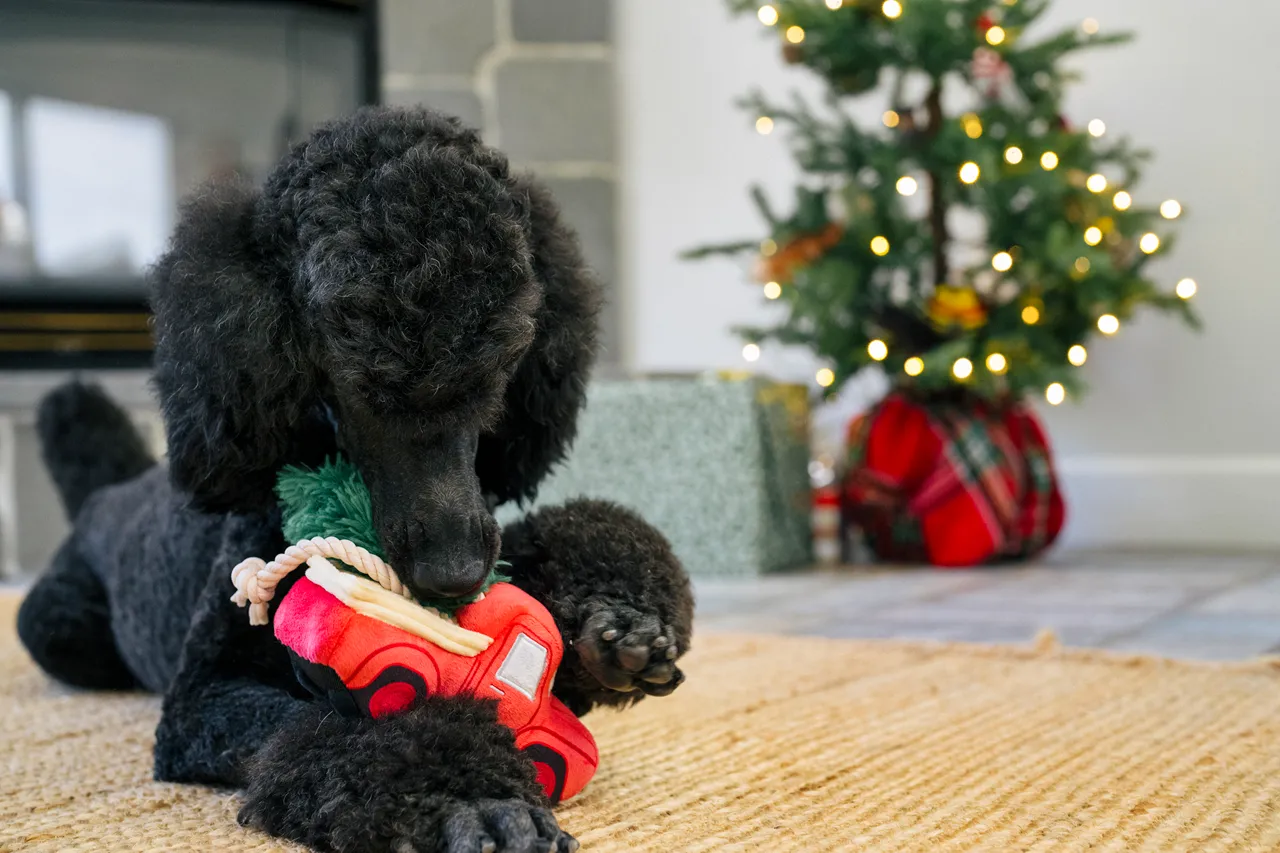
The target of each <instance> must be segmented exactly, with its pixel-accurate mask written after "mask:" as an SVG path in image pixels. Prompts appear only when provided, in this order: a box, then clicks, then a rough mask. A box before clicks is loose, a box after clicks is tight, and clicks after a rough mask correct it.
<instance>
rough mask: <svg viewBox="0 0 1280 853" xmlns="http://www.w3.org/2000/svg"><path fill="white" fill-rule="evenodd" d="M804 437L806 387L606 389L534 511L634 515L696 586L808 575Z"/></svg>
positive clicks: (686, 382) (747, 382) (613, 384)
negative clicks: (579, 503)
mask: <svg viewBox="0 0 1280 853" xmlns="http://www.w3.org/2000/svg"><path fill="white" fill-rule="evenodd" d="M808 436H809V408H808V393H807V390H806V389H805V388H804V387H803V386H799V385H782V384H778V383H774V382H769V381H766V380H762V379H758V378H752V377H746V376H728V375H723V374H722V375H718V376H715V377H667V378H645V379H632V380H602V381H598V382H595V383H593V384H592V386H591V388H590V390H589V392H588V397H587V407H586V410H585V412H584V413H583V415H582V417H581V418H580V421H579V432H578V439H577V442H576V443H575V444H574V447H573V451H572V453H571V454H570V456H569V460H568V461H567V462H566V464H565V465H564V466H563V467H561V468H560V469H558V470H557V472H556V473H555V474H553V475H552V477H551V478H550V480H549V481H548V482H547V483H545V484H544V485H543V487H542V489H541V490H540V492H539V496H538V504H549V503H559V502H562V501H565V500H567V499H569V498H573V497H577V496H587V497H595V498H607V499H609V500H612V501H616V502H618V503H620V504H623V505H624V506H627V507H630V508H632V509H634V510H636V511H638V512H639V513H641V514H642V515H643V516H644V517H645V518H646V519H648V520H649V521H650V522H651V523H653V524H654V525H655V526H656V527H657V528H658V529H659V530H661V531H662V532H663V533H664V534H666V536H667V538H668V539H670V540H671V544H672V546H673V547H674V548H675V551H676V554H677V555H678V556H679V557H680V559H681V560H682V561H683V562H684V564H685V566H686V568H687V569H688V571H689V573H690V574H692V575H695V576H706V575H754V574H761V573H764V572H770V571H776V570H778V569H783V568H787V567H790V566H796V565H803V564H806V563H809V562H810V561H811V544H810V518H811V507H812V503H811V497H810V487H809V470H808V465H809V451H808Z"/></svg>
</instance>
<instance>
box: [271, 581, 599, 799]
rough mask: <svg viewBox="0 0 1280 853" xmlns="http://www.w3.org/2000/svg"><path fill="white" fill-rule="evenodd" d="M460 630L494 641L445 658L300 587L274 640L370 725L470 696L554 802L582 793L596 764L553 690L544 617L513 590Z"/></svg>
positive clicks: (556, 662) (555, 648) (557, 649)
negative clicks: (486, 706) (505, 732)
mask: <svg viewBox="0 0 1280 853" xmlns="http://www.w3.org/2000/svg"><path fill="white" fill-rule="evenodd" d="M456 617H457V621H458V624H459V625H460V626H462V627H463V628H467V629H469V630H472V631H478V632H480V633H482V634H486V635H488V636H490V637H492V638H493V644H492V645H490V646H489V648H488V649H487V650H485V651H483V652H481V653H480V654H478V655H476V656H475V657H464V656H462V655H458V654H453V653H452V652H448V651H445V650H444V649H442V648H440V647H439V646H436V645H435V644H433V643H430V642H428V641H426V640H423V639H421V638H419V637H417V636H414V635H413V634H410V633H408V632H406V631H403V630H401V629H400V628H396V627H394V626H392V625H389V624H387V623H385V622H381V621H379V620H377V619H373V618H370V617H369V616H365V615H363V614H360V613H356V612H355V611H353V610H352V609H351V608H349V607H347V606H346V605H345V604H343V603H342V602H341V601H339V600H338V599H337V598H335V597H334V596H333V595H331V594H329V593H328V592H326V591H325V590H324V589H322V588H321V587H320V586H318V585H317V584H315V583H313V582H312V581H311V580H309V579H308V578H305V577H304V578H300V579H299V580H298V581H297V582H296V583H295V584H294V585H293V587H292V588H291V589H290V590H289V592H288V594H287V595H285V597H284V599H283V600H282V601H281V602H280V605H279V607H278V608H277V609H276V613H275V617H274V625H275V635H276V638H277V639H279V640H280V642H281V643H283V644H284V645H285V646H286V647H287V648H289V649H290V650H291V651H292V652H293V653H294V654H295V655H297V656H298V657H299V658H301V659H302V660H303V661H305V662H307V663H310V664H314V665H317V666H320V667H324V668H326V669H327V670H331V671H332V673H333V676H334V677H335V678H336V679H338V680H339V681H340V683H341V685H343V686H344V687H345V693H346V694H347V695H348V696H349V697H350V700H351V703H352V704H353V706H354V707H355V708H356V709H358V710H359V711H360V712H361V713H364V714H367V715H368V716H371V717H375V718H376V717H382V716H385V715H387V714H395V713H400V712H402V711H404V710H406V709H407V708H409V707H410V706H411V705H412V704H413V703H414V702H416V701H418V700H419V699H420V698H423V697H426V696H430V695H442V696H478V697H482V698H487V699H492V700H494V701H495V702H496V703H497V708H498V719H499V721H501V722H502V723H503V724H504V725H506V726H507V727H509V728H510V729H511V730H512V731H514V732H515V735H516V746H517V747H518V748H519V749H521V750H524V751H525V752H526V753H527V754H528V755H529V757H530V759H531V760H532V761H533V763H534V767H535V768H536V770H537V772H538V778H539V779H540V780H541V781H542V782H543V786H544V790H545V792H546V794H547V797H548V798H549V799H550V800H551V801H552V802H559V801H560V800H562V799H567V798H568V797H571V796H573V795H574V794H576V793H578V792H579V791H581V790H582V788H583V787H584V786H585V785H586V784H587V782H588V781H590V779H591V777H592V775H594V773H595V771H596V767H597V766H598V764H599V760H600V759H599V753H598V752H597V750H596V743H595V740H594V739H593V738H592V736H591V732H590V731H589V730H588V729H587V727H586V726H584V725H583V724H582V722H581V721H579V720H578V718H577V717H575V716H574V715H573V713H572V712H571V711H570V710H569V709H568V708H567V707H565V705H564V704H563V703H562V702H561V701H560V700H559V699H557V698H555V697H554V696H552V695H551V684H552V680H553V679H554V678H555V673H556V670H557V669H558V668H559V666H560V660H561V657H562V655H563V652H564V647H563V643H562V640H561V638H560V630H559V628H557V627H556V623H555V621H554V620H553V619H552V618H551V614H550V613H548V612H547V609H546V608H545V607H543V606H542V605H541V604H540V603H539V602H538V601H536V600H535V599H534V598H533V597H532V596H530V595H529V594H527V593H525V592H524V591H523V590H521V589H519V588H518V587H515V586H512V585H511V584H506V583H500V584H494V585H493V586H492V587H491V588H490V589H489V590H488V592H486V593H485V597H484V598H483V599H482V600H481V601H478V602H476V603H474V604H468V605H466V606H465V607H462V608H460V609H459V610H458V612H457V614H456Z"/></svg>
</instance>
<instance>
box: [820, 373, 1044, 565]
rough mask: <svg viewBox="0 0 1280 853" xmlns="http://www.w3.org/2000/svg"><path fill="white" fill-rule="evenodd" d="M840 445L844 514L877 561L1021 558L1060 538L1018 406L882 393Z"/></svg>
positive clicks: (1026, 411) (1035, 441) (1032, 432)
mask: <svg viewBox="0 0 1280 853" xmlns="http://www.w3.org/2000/svg"><path fill="white" fill-rule="evenodd" d="M848 446H849V459H848V465H847V472H846V474H845V476H844V480H843V484H844V488H843V502H844V515H845V518H846V520H847V521H848V522H851V523H853V524H856V525H858V527H860V528H861V529H862V531H863V533H864V534H865V536H866V540H867V543H868V545H869V546H870V547H871V549H872V551H873V552H874V553H875V554H876V556H877V557H878V558H879V559H881V560H887V561H892V562H928V563H932V564H934V565H937V566H973V565H978V564H981V563H987V562H991V561H994V560H1000V559H1008V558H1025V557H1029V556H1032V555H1034V554H1036V553H1039V552H1040V551H1042V550H1043V549H1044V548H1046V547H1048V546H1049V545H1050V544H1051V543H1052V542H1053V541H1054V539H1056V538H1057V536H1058V534H1059V533H1060V532H1061V530H1062V525H1063V522H1064V520H1065V510H1064V506H1063V501H1062V495H1061V492H1060V491H1059V488H1058V482H1057V476H1056V474H1055V473H1054V469H1053V459H1052V455H1051V453H1050V450H1049V445H1048V440H1047V438H1046V437H1045V433H1044V429H1043V428H1042V427H1041V425H1040V423H1039V420H1038V419H1037V418H1036V416H1035V414H1034V413H1033V412H1032V411H1031V409H1030V408H1029V407H1028V406H1026V405H1025V404H1022V403H1014V404H1007V405H1002V406H994V405H992V404H989V403H986V402H983V401H980V400H976V399H974V400H966V401H964V402H963V403H957V402H946V403H931V404H925V403H921V402H917V401H913V400H910V399H908V398H907V397H906V396H904V395H902V394H891V395H889V396H888V397H887V398H885V400H884V401H883V402H881V403H880V404H879V405H878V406H876V407H875V409H873V410H872V411H871V412H869V413H868V414H866V415H864V416H863V417H860V418H858V419H856V420H855V421H854V422H853V423H852V424H851V425H850V429H849V442H848Z"/></svg>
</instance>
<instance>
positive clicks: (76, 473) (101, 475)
mask: <svg viewBox="0 0 1280 853" xmlns="http://www.w3.org/2000/svg"><path fill="white" fill-rule="evenodd" d="M37 426H38V428H39V431H40V447H41V452H42V454H43V456H44V464H45V465H46V466H47V467H48V469H49V474H50V476H52V477H53V482H54V484H55V485H57V487H58V493H59V495H60V496H61V497H62V505H63V506H64V507H66V510H67V517H68V518H72V519H74V518H75V517H76V514H77V513H78V512H80V507H81V506H83V505H84V502H85V501H86V500H87V499H88V497H89V495H91V494H93V493H94V492H96V491H97V490H98V489H101V488H103V487H104V486H110V485H113V484H115V483H122V482H124V481H125V480H129V479H132V478H134V477H136V476H138V475H139V474H141V473H142V472H143V471H145V470H147V469H148V468H150V467H151V466H152V465H154V464H155V460H154V459H152V457H151V454H150V453H149V452H148V451H147V447H146V444H145V443H144V442H143V440H142V436H141V435H140V434H139V433H138V430H137V428H136V427H135V426H134V425H133V423H132V422H131V421H130V420H129V416H128V415H127V414H125V412H124V411H123V410H122V409H121V408H120V407H119V406H117V405H116V404H115V403H113V402H112V401H111V399H110V398H109V397H108V396H107V395H106V394H105V393H103V391H102V389H101V388H99V387H97V386H96V385H84V384H82V383H80V382H74V381H73V382H68V383H67V384H65V385H62V386H60V387H58V388H55V389H54V390H53V391H51V392H49V394H48V396H46V397H45V398H44V400H42V401H41V403H40V413H39V416H38V418H37Z"/></svg>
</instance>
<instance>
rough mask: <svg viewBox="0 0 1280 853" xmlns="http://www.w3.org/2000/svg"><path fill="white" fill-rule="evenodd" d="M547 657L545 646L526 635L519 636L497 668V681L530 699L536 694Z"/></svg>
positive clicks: (545, 667)
mask: <svg viewBox="0 0 1280 853" xmlns="http://www.w3.org/2000/svg"><path fill="white" fill-rule="evenodd" d="M547 655H548V652H547V649H546V647H545V646H543V645H542V644H541V643H539V642H537V641H536V640H532V639H530V638H529V636H528V635H527V634H520V635H519V636H517V637H516V641H515V643H514V644H513V645H512V646H511V651H509V652H508V653H507V659H506V660H504V661H503V662H502V666H500V667H498V680H499V681H501V682H502V683H503V684H510V685H511V686H512V687H514V688H515V689H516V690H519V691H520V692H521V693H523V694H524V695H525V696H528V697H529V698H530V699H532V698H533V697H534V694H535V693H537V692H538V682H540V681H542V675H543V673H545V672H546V671H547Z"/></svg>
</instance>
